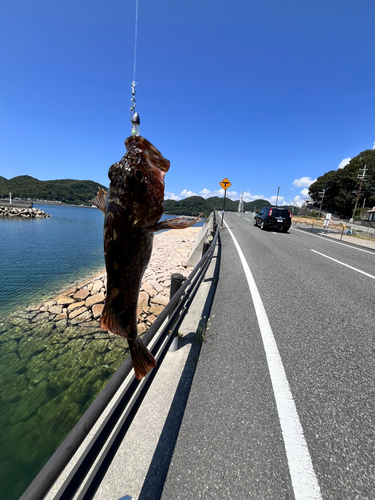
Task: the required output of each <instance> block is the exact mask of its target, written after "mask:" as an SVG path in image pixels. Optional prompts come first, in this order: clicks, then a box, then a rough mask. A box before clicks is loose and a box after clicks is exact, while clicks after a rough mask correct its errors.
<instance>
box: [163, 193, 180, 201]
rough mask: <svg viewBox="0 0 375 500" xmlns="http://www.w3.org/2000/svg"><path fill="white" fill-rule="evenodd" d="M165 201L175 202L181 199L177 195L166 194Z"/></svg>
mask: <svg viewBox="0 0 375 500" xmlns="http://www.w3.org/2000/svg"><path fill="white" fill-rule="evenodd" d="M164 199H165V200H175V201H178V200H179V199H180V197H179V196H177V195H175V194H174V193H165V195H164Z"/></svg>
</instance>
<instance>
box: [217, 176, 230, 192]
mask: <svg viewBox="0 0 375 500" xmlns="http://www.w3.org/2000/svg"><path fill="white" fill-rule="evenodd" d="M231 185H232V183H231V182H230V181H229V180H228V179H227V178H226V177H225V179H224V180H223V181H221V182H220V186H221V187H222V188H223V189H224V191H226V190H227V189H228V188H229V186H231Z"/></svg>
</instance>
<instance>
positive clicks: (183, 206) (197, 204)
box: [164, 196, 270, 217]
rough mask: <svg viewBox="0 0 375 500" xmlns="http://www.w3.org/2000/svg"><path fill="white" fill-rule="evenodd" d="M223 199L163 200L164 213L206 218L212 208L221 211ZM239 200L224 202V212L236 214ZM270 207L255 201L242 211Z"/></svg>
mask: <svg viewBox="0 0 375 500" xmlns="http://www.w3.org/2000/svg"><path fill="white" fill-rule="evenodd" d="M223 201H224V198H219V197H218V196H213V197H212V198H207V199H206V200H205V199H204V198H202V196H190V197H189V198H185V199H184V200H180V201H175V200H165V201H164V213H166V214H173V215H196V216H197V215H199V214H203V215H205V216H206V217H207V216H208V215H209V214H210V213H211V212H212V210H213V209H214V208H216V209H217V210H222V208H223ZM239 202H240V201H239V200H236V201H233V200H230V199H229V198H227V199H226V201H225V210H226V211H228V212H237V211H238V204H239ZM268 206H270V202H269V201H267V200H255V201H251V202H249V203H244V211H245V212H252V211H253V210H254V208H255V207H256V208H257V209H258V208H262V207H268Z"/></svg>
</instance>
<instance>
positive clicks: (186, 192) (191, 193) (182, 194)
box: [180, 189, 198, 198]
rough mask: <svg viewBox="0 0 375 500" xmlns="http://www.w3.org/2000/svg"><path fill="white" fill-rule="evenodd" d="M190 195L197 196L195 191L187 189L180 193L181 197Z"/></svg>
mask: <svg viewBox="0 0 375 500" xmlns="http://www.w3.org/2000/svg"><path fill="white" fill-rule="evenodd" d="M190 196H198V195H197V194H196V193H193V191H187V190H186V189H184V190H183V191H182V192H181V193H180V197H181V198H189V197H190Z"/></svg>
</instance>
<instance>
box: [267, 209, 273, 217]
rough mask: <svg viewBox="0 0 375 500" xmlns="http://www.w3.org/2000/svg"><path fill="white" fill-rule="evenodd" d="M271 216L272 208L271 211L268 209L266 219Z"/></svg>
mask: <svg viewBox="0 0 375 500" xmlns="http://www.w3.org/2000/svg"><path fill="white" fill-rule="evenodd" d="M271 215H272V208H271V209H270V211H269V212H268V215H267V217H271Z"/></svg>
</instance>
